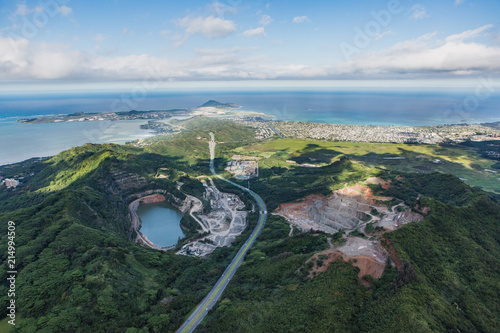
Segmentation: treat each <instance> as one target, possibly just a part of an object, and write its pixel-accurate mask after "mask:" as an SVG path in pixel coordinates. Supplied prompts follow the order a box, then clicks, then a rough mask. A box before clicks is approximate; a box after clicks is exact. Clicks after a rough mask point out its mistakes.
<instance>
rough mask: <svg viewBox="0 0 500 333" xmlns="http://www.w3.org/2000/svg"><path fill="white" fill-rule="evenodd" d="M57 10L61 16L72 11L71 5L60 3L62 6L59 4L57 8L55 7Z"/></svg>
mask: <svg viewBox="0 0 500 333" xmlns="http://www.w3.org/2000/svg"><path fill="white" fill-rule="evenodd" d="M57 11H58V12H59V13H61V15H62V16H66V15H69V14H71V12H73V9H71V7H68V6H65V5H62V6H59V8H58V9H57Z"/></svg>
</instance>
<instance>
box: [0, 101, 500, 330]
mask: <svg viewBox="0 0 500 333" xmlns="http://www.w3.org/2000/svg"><path fill="white" fill-rule="evenodd" d="M137 119H147V120H149V123H148V124H146V125H145V126H144V129H146V130H153V131H155V132H156V133H157V134H158V135H156V136H154V137H151V138H147V139H143V140H137V141H134V142H131V143H129V144H127V145H115V144H99V145H98V144H86V145H84V146H81V147H75V148H72V149H69V150H67V151H64V152H62V153H60V154H58V155H56V156H53V157H50V158H43V159H31V160H27V161H24V162H21V163H16V164H11V165H5V166H1V167H0V178H1V179H0V181H2V184H3V186H0V199H1V201H0V202H1V203H0V217H1V218H2V220H6V221H15V222H16V223H17V229H16V232H18V234H19V236H18V238H17V239H16V242H17V246H18V247H17V249H18V250H17V251H18V252H17V253H18V260H19V264H18V270H19V278H18V290H17V293H18V295H17V297H18V299H19V300H21V301H20V302H19V308H18V311H19V314H20V319H19V321H18V325H19V326H18V329H19V330H20V331H37V330H45V331H51V332H67V331H74V332H83V331H95V332H99V330H102V327H101V326H100V323H102V322H106V323H108V324H109V327H113V330H114V331H116V332H118V331H120V332H121V331H125V332H143V331H144V332H146V331H162V332H174V331H176V330H178V329H179V328H180V327H182V330H184V329H191V328H192V327H195V324H190V323H193V322H194V321H192V320H195V321H196V325H198V324H199V322H201V323H200V324H199V325H198V326H197V330H198V331H200V332H214V331H217V332H228V331H234V330H237V331H252V332H267V331H294V330H295V331H315V332H318V331H332V330H336V331H361V332H379V331H414V330H415V329H417V328H418V329H420V328H427V329H424V330H423V331H433V330H435V331H445V330H450V331H471V332H473V331H478V332H479V331H494V330H495V327H498V325H499V323H500V322H499V319H498V304H499V296H498V295H499V294H500V293H499V292H500V290H499V287H498V283H497V281H498V279H499V278H500V272H499V271H498V267H500V262H499V258H500V252H499V248H498V239H497V235H498V221H499V220H500V176H499V175H498V172H500V141H499V137H500V130H499V127H498V123H491V124H472V125H442V126H426V127H418V126H412V127H405V126H361V125H335V124H316V123H304V122H289V121H280V120H276V119H273V118H272V117H269V116H266V115H264V114H259V113H251V112H246V111H245V112H243V111H242V110H240V109H239V107H238V106H236V105H234V104H232V103H219V102H216V101H209V102H207V103H205V104H203V105H202V106H200V107H198V108H193V109H175V110H165V111H129V112H113V113H98V114H85V113H79V114H71V115H67V116H54V117H41V118H36V119H27V120H23V121H22V122H23V123H25V124H26V125H27V126H29V124H36V123H44V122H61V123H64V122H74V121H104V120H137ZM159 202H165V203H167V204H168V205H169V207H171V209H175V210H176V211H178V212H180V214H181V215H182V219H181V220H180V222H179V224H180V226H181V228H182V230H183V234H184V236H183V237H180V238H179V240H178V242H177V243H176V244H173V245H172V246H166V247H163V246H159V245H157V244H154V243H153V242H151V241H150V240H149V239H148V237H147V236H146V235H144V234H143V233H142V232H141V230H142V229H141V218H140V216H139V215H138V213H137V208H138V207H139V206H140V205H152V204H155V203H159ZM5 237H6V236H5V235H4V236H2V244H7V242H6V238H5ZM243 250H244V251H243ZM242 251H243V252H242ZM2 253H6V251H4V252H2ZM2 255H3V254H2ZM2 259H3V260H5V258H2ZM2 272H3V271H2ZM2 274H3V273H2ZM3 280H4V281H5V279H3ZM2 288H6V286H4V285H2ZM219 291H220V293H219V294H217V293H218V292H219ZM222 291H223V293H222ZM193 309H195V310H193ZM429 309H430V310H429ZM3 311H4V312H5V310H3ZM5 315H6V313H3V316H5ZM202 318H205V319H204V320H203V321H201V319H202ZM190 325H191V326H190ZM16 329H17V327H16Z"/></svg>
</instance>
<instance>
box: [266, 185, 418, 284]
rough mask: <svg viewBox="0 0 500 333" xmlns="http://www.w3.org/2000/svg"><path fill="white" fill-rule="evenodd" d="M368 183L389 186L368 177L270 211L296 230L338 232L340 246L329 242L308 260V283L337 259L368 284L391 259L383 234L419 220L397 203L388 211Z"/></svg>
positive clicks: (386, 206) (386, 203)
mask: <svg viewBox="0 0 500 333" xmlns="http://www.w3.org/2000/svg"><path fill="white" fill-rule="evenodd" d="M368 184H378V185H380V186H382V187H383V188H386V189H387V188H389V187H390V182H386V181H385V180H383V179H381V178H369V179H367V180H366V181H365V182H364V183H363V184H356V185H353V186H349V187H348V186H345V187H344V188H343V189H341V190H336V191H333V192H332V193H331V194H330V195H329V196H324V195H320V194H314V195H309V196H307V197H306V198H305V199H304V200H302V201H299V202H294V203H288V204H282V205H280V206H279V207H278V209H277V210H276V212H275V214H277V215H280V216H283V217H284V218H285V219H286V220H287V221H288V222H289V223H290V224H291V225H292V226H293V227H295V228H297V229H299V230H302V231H309V230H315V231H322V232H325V233H327V234H332V235H333V234H335V233H337V232H342V238H343V239H342V241H341V242H340V244H341V245H338V244H337V245H335V246H334V245H332V243H331V241H330V239H329V242H330V249H327V250H325V251H322V252H320V253H317V254H315V255H314V256H313V257H311V258H310V259H309V260H308V261H312V263H313V264H312V270H311V273H310V274H309V277H310V278H313V277H314V276H316V275H317V274H320V273H322V272H324V271H326V270H327V269H328V267H329V264H330V263H331V262H333V261H335V260H339V259H342V260H344V261H349V262H351V263H352V265H353V266H356V267H358V268H359V269H360V271H359V273H358V277H359V278H360V281H361V283H363V284H365V285H370V281H371V280H372V279H377V278H380V277H381V276H382V274H383V272H384V268H385V266H386V264H387V262H388V259H389V258H391V257H392V256H393V255H392V254H391V253H389V251H388V250H387V249H386V248H385V247H384V246H382V244H381V238H382V236H383V234H384V233H385V232H387V231H391V230H395V229H397V228H399V227H401V226H402V225H405V224H407V223H412V222H417V221H421V220H422V219H423V218H424V215H422V214H421V213H419V212H416V211H413V210H412V209H410V208H409V207H408V206H406V205H405V204H404V203H403V202H402V203H399V204H397V205H393V206H390V205H389V202H390V201H391V199H392V198H389V197H380V196H376V195H374V194H373V192H372V190H371V189H370V188H369V187H368V186H367V185H368ZM424 211H425V209H424Z"/></svg>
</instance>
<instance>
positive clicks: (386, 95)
mask: <svg viewBox="0 0 500 333" xmlns="http://www.w3.org/2000/svg"><path fill="white" fill-rule="evenodd" d="M123 96H126V94H122V93H99V94H98V93H92V94H89V93H87V94H83V93H80V94H64V95H56V94H49V95H47V94H45V95H28V96H27V95H20V94H19V95H15V94H13V95H1V96H0V146H1V147H2V148H1V150H0V165H3V164H8V163H15V162H19V161H22V160H25V159H28V158H31V157H39V156H48V155H54V154H57V153H58V152H60V151H62V150H64V149H69V148H71V147H73V146H78V145H83V144H85V143H87V142H92V143H104V142H113V143H125V142H127V141H130V140H133V139H137V138H144V137H147V136H149V135H150V134H149V132H148V131H145V130H140V129H139V126H140V124H143V123H145V121H133V122H126V121H120V122H113V123H110V122H108V123H107V122H88V123H58V124H29V125H26V124H19V123H17V120H18V119H21V118H27V117H28V118H29V117H35V116H40V115H53V114H69V113H74V112H111V111H128V110H131V109H135V110H165V109H174V108H190V107H196V106H199V105H202V104H203V103H205V102H206V101H208V100H210V99H214V100H218V101H220V102H232V103H235V104H237V105H240V106H242V109H243V110H247V111H257V112H262V113H265V114H269V115H275V116H276V117H277V118H278V119H280V120H292V121H305V122H323V123H337V124H359V125H404V126H427V125H441V124H456V123H463V122H467V123H480V122H494V121H500V112H499V109H498V105H500V94H494V95H490V96H488V98H484V99H482V100H474V98H475V97H474V94H471V92H467V91H461V92H457V91H454V92H450V91H444V90H443V91H437V92H427V91H426V92H422V91H333V92H332V91H305V92H301V91H293V92H290V91H269V92H263V91H258V92H189V93H188V92H177V93H149V94H148V95H147V96H146V97H145V98H138V99H128V98H123ZM475 102H477V103H475ZM96 133H99V135H96Z"/></svg>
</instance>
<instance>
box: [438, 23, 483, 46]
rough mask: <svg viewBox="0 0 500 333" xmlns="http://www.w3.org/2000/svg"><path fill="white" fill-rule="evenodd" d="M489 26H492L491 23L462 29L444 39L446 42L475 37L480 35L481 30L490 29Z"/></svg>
mask: <svg viewBox="0 0 500 333" xmlns="http://www.w3.org/2000/svg"><path fill="white" fill-rule="evenodd" d="M491 28H493V24H488V25H484V26H482V27H480V28H477V29H474V30H467V31H464V32H462V33H459V34H456V35H451V36H448V37H447V38H446V41H447V42H453V41H463V40H466V39H471V38H475V37H478V36H481V34H482V33H483V31H485V30H488V29H491Z"/></svg>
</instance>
